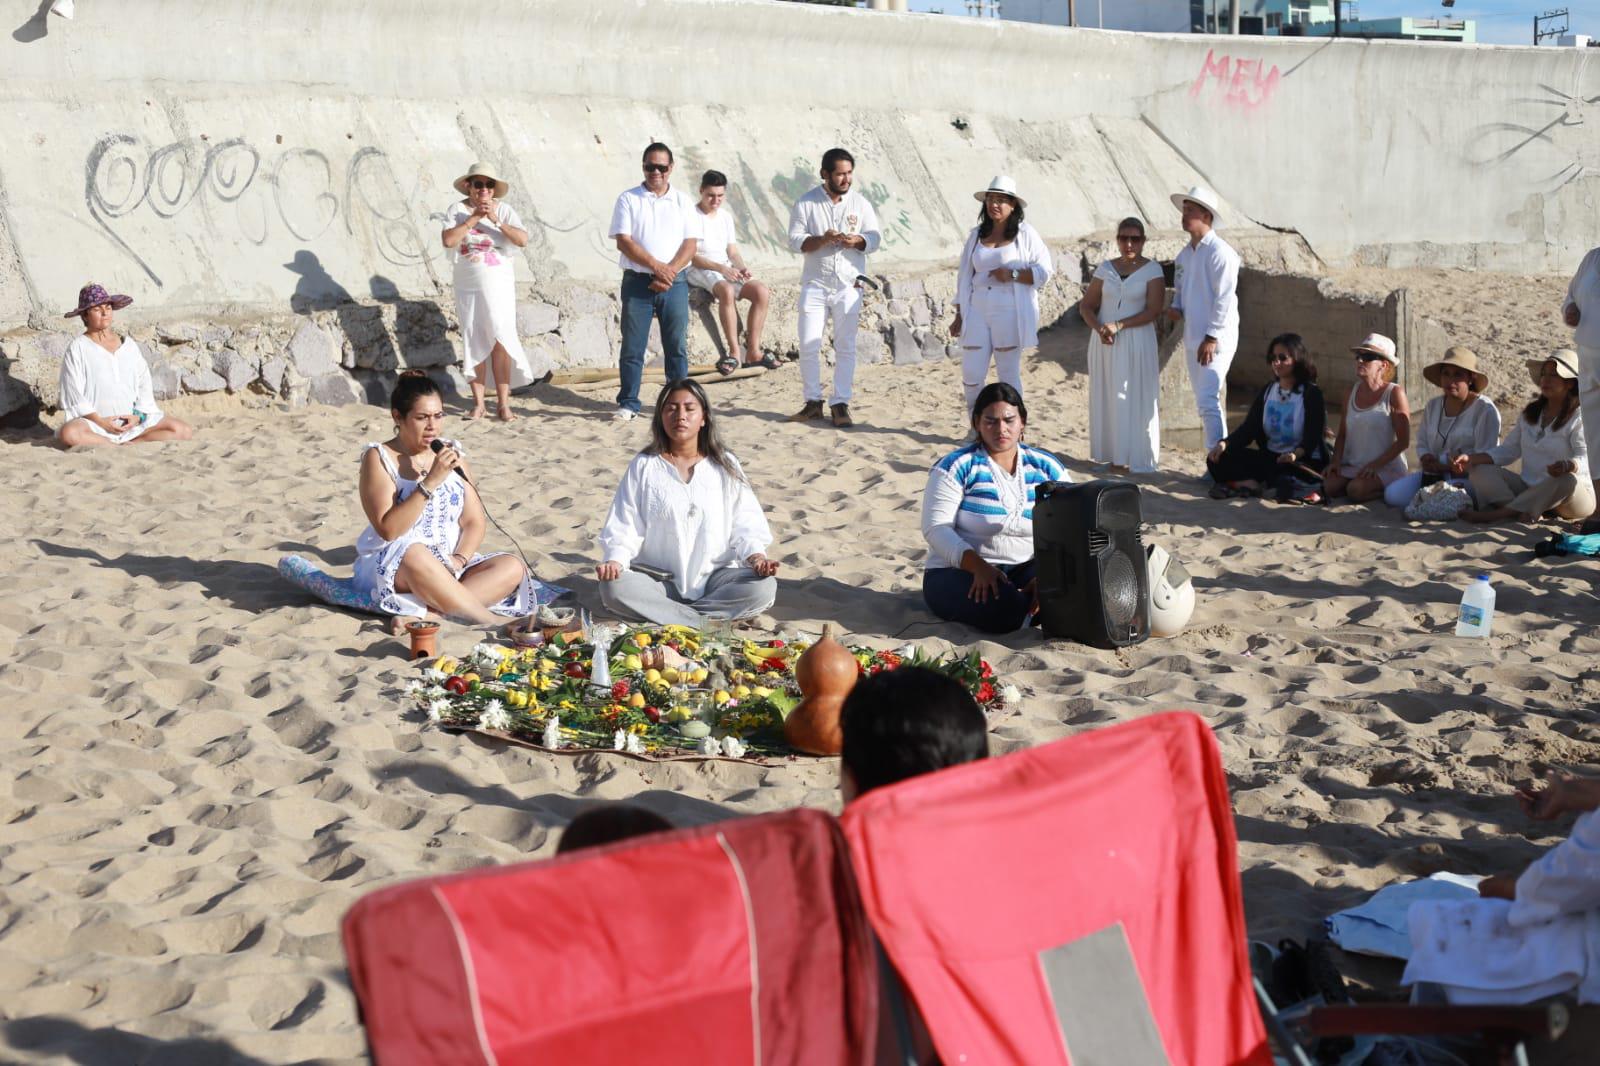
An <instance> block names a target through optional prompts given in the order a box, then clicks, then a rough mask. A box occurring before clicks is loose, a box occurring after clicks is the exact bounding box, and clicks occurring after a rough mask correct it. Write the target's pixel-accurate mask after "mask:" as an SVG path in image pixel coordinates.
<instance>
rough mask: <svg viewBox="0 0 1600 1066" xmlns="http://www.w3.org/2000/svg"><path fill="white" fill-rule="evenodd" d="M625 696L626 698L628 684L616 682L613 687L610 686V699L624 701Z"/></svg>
mask: <svg viewBox="0 0 1600 1066" xmlns="http://www.w3.org/2000/svg"><path fill="white" fill-rule="evenodd" d="M627 696H628V683H627V682H626V681H618V682H617V683H616V684H615V685H612V686H611V698H612V699H614V700H621V699H626V698H627Z"/></svg>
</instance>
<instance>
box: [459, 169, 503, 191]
mask: <svg viewBox="0 0 1600 1066" xmlns="http://www.w3.org/2000/svg"><path fill="white" fill-rule="evenodd" d="M473 178H488V179H489V180H490V181H492V182H494V194H495V196H497V197H503V196H505V194H506V191H507V190H509V189H510V188H511V186H509V185H507V184H506V183H505V182H503V181H501V180H500V177H499V176H498V175H497V174H495V172H494V167H492V166H490V165H489V164H488V163H474V164H472V165H471V166H470V167H468V168H467V172H466V173H465V174H463V175H461V176H460V177H459V178H457V179H456V181H455V185H456V192H458V193H460V194H461V195H462V196H465V195H467V192H468V191H469V190H470V189H471V188H472V179H473Z"/></svg>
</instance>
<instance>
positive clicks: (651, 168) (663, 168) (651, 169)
mask: <svg viewBox="0 0 1600 1066" xmlns="http://www.w3.org/2000/svg"><path fill="white" fill-rule="evenodd" d="M671 169H672V164H671V163H646V164H645V165H644V172H645V173H646V174H665V173H666V172H667V171H669V170H671Z"/></svg>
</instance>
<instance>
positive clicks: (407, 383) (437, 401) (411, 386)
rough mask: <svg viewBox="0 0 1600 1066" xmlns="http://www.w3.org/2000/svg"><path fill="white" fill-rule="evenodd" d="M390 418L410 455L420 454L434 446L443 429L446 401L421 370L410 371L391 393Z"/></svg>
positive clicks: (396, 434) (397, 382) (399, 439)
mask: <svg viewBox="0 0 1600 1066" xmlns="http://www.w3.org/2000/svg"><path fill="white" fill-rule="evenodd" d="M389 417H391V418H393V419H394V431H395V438H396V440H397V441H398V443H399V445H400V450H401V451H403V452H405V453H406V454H407V455H420V454H421V453H422V452H425V451H427V450H428V449H429V448H431V447H433V442H434V440H435V439H437V438H438V436H439V431H440V430H441V429H443V428H444V400H443V399H442V398H441V397H440V396H439V386H437V385H435V384H434V383H433V379H431V378H429V377H428V375H427V374H426V373H425V372H423V371H421V370H407V371H405V372H404V373H402V374H401V375H400V379H399V380H398V381H396V382H395V383H394V389H393V390H392V391H391V392H390V393H389Z"/></svg>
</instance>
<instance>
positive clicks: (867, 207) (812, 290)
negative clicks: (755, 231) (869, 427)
mask: <svg viewBox="0 0 1600 1066" xmlns="http://www.w3.org/2000/svg"><path fill="white" fill-rule="evenodd" d="M855 169H856V161H855V157H854V156H852V155H851V154H850V153H849V152H847V151H845V150H844V149H843V148H830V149H828V151H827V152H825V153H824V154H823V156H822V184H821V185H818V186H817V187H816V188H815V189H812V190H811V191H810V192H808V193H806V194H805V195H804V196H802V197H800V200H799V201H798V202H797V203H796V204H795V205H794V209H793V210H792V211H790V212H789V250H790V251H794V252H800V253H802V254H803V255H804V256H805V257H806V261H805V266H804V268H803V269H802V270H801V272H800V380H801V383H802V385H803V387H804V389H805V406H804V407H802V408H800V410H799V411H797V412H796V413H795V414H793V415H790V416H789V420H790V421H791V422H805V421H808V420H810V419H813V418H821V417H822V327H823V324H824V323H825V322H826V321H827V320H828V318H829V317H832V319H833V355H834V366H833V395H832V396H831V397H829V400H828V405H829V414H830V415H831V416H832V418H833V424H834V425H836V426H840V427H843V426H848V425H851V420H850V390H851V386H852V385H853V384H854V382H855V374H856V322H857V321H858V320H859V319H860V317H861V287H860V286H859V285H858V284H857V279H859V278H865V277H866V273H867V256H868V255H869V254H870V253H872V252H875V251H877V250H878V243H879V239H880V236H879V232H878V214H877V212H876V211H874V210H873V209H872V203H871V201H869V200H868V199H867V198H866V197H865V196H863V195H861V194H860V193H859V192H857V191H856V190H855V189H854V188H853V187H852V185H853V182H854V179H855Z"/></svg>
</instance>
